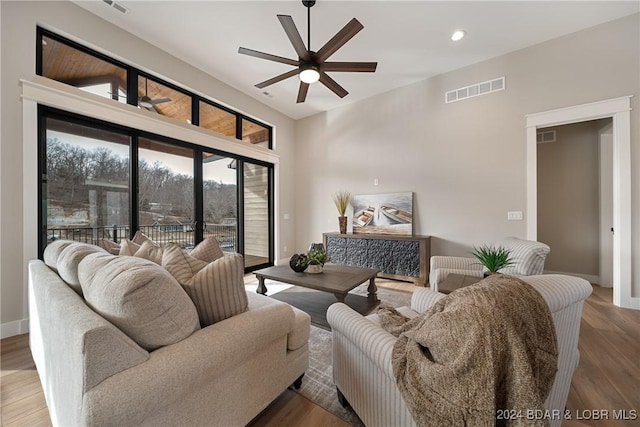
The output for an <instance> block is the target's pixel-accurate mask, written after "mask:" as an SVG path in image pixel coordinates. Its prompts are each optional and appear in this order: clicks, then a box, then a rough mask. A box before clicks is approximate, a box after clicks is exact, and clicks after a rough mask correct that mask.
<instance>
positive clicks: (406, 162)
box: [296, 14, 640, 297]
mask: <svg viewBox="0 0 640 427" xmlns="http://www.w3.org/2000/svg"><path fill="white" fill-rule="evenodd" d="M639 19H640V15H638V14H636V15H633V16H629V17H626V18H623V19H620V20H616V21H612V22H610V23H606V24H603V25H600V26H597V27H593V28H590V29H586V30H584V31H580V32H577V33H574V34H570V35H567V36H564V37H561V38H558V39H555V40H551V41H548V42H545V43H542V44H539V45H535V46H532V47H529V48H526V49H522V50H519V51H516V52H513V53H510V54H507V55H504V56H500V57H498V58H494V59H491V60H488V61H485V62H482V63H479V64H476V65H473V66H470V67H466V68H463V69H460V70H457V71H453V72H450V73H447V74H444V75H440V76H437V77H434V78H431V79H428V80H425V81H423V82H419V83H416V84H413V85H411V86H408V87H405V88H402V89H398V90H394V91H391V92H387V93H384V94H381V95H379V96H376V97H372V98H369V99H366V100H363V101H360V102H357V103H353V104H350V105H346V106H344V107H342V108H340V109H336V110H333V111H330V112H326V113H323V114H318V115H315V116H313V117H310V118H307V119H303V120H300V121H298V122H297V123H296V141H297V143H298V144H299V145H298V146H297V147H296V150H297V153H296V159H297V160H298V161H297V163H296V176H297V178H298V179H297V188H296V193H297V194H298V200H297V203H296V207H297V210H296V217H297V218H298V221H297V230H296V231H297V232H296V241H297V245H298V247H299V248H304V247H305V246H307V245H308V244H309V242H312V241H316V240H318V239H319V237H320V236H321V234H322V232H325V231H335V230H337V228H338V224H337V220H336V216H337V213H336V211H335V208H334V207H333V204H332V202H331V194H332V193H333V192H334V191H336V190H337V189H340V188H346V189H348V190H350V191H352V192H353V193H361V194H362V193H386V192H394V191H413V192H414V193H415V206H414V213H415V221H416V228H415V231H416V233H418V234H425V235H431V236H433V237H434V238H433V239H432V242H433V243H432V254H435V255H438V254H451V255H468V254H469V249H470V248H471V245H473V244H479V243H483V242H491V241H494V240H496V239H499V238H501V237H504V236H509V235H513V236H519V237H526V221H527V218H526V217H525V218H524V220H523V221H508V220H507V212H508V211H522V212H526V208H527V206H526V191H527V190H526V189H527V186H526V170H525V169H526V130H525V126H526V123H525V115H526V114H530V113H536V112H541V111H548V110H552V109H557V108H562V107H568V106H572V105H578V104H584V103H589V102H593V101H598V100H605V99H611V98H616V97H621V96H626V95H633V98H632V99H631V103H632V107H633V112H632V117H631V156H632V159H631V162H632V184H631V186H632V187H631V188H632V218H633V221H634V222H633V227H632V228H633V230H634V235H633V237H632V246H633V247H632V257H633V272H632V274H633V283H632V286H633V288H632V296H634V297H640V269H639V268H640V267H638V266H640V184H639V183H640V176H639V175H638V173H639V172H640V146H639V144H638V141H639V133H638V125H639V117H638V111H640V109H639V108H638V107H639V103H638V88H639V83H640V79H639V77H638V76H639V75H640V66H639V55H640V35H639V31H638V27H639V25H638V23H639ZM382 66H385V64H380V67H382ZM387 66H391V65H390V64H389V65H387ZM500 76H506V90H504V91H501V92H496V93H493V94H489V95H484V96H479V97H475V98H470V99H467V100H463V101H460V102H456V103H451V104H445V103H444V93H445V92H446V91H447V90H451V89H456V88H459V87H463V86H467V85H469V84H473V83H478V82H482V81H486V80H489V79H492V78H496V77H500ZM375 178H378V179H379V185H378V186H374V185H373V183H374V179H375ZM302 218H304V221H303V220H302ZM552 250H553V248H552Z"/></svg>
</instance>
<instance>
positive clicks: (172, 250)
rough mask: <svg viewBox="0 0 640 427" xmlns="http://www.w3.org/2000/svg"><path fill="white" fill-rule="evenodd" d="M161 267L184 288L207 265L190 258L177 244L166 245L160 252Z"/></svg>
mask: <svg viewBox="0 0 640 427" xmlns="http://www.w3.org/2000/svg"><path fill="white" fill-rule="evenodd" d="M162 266H163V267H164V268H166V269H167V271H168V272H169V273H171V275H172V276H173V277H175V279H176V280H177V281H178V283H180V284H181V285H183V286H184V285H185V283H187V282H188V281H189V280H191V278H192V277H193V276H195V274H196V273H197V272H198V271H200V270H202V269H203V268H205V267H206V266H207V263H206V262H205V261H201V260H199V259H197V258H194V257H192V256H191V255H189V254H188V253H187V251H185V250H184V249H182V248H181V247H180V246H178V244H177V243H167V244H166V245H165V247H164V251H163V252H162Z"/></svg>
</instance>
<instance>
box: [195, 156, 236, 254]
mask: <svg viewBox="0 0 640 427" xmlns="http://www.w3.org/2000/svg"><path fill="white" fill-rule="evenodd" d="M237 164H238V161H237V160H236V159H234V158H231V157H225V156H220V155H216V154H212V153H204V155H203V160H202V177H203V180H202V181H203V182H202V194H203V197H202V198H203V221H204V237H205V238H206V237H211V236H213V237H215V238H216V239H217V240H218V243H219V244H220V247H221V248H222V250H223V251H227V252H238V251H239V248H238V185H237V181H238V179H237V172H236V169H237Z"/></svg>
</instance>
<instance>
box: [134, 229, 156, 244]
mask: <svg viewBox="0 0 640 427" xmlns="http://www.w3.org/2000/svg"><path fill="white" fill-rule="evenodd" d="M147 240H149V241H151V242H152V243H155V242H154V241H153V240H151V239H150V238H148V237H147V235H146V234H144V233H143V232H142V231H141V230H138V231H136V234H134V235H133V239H131V241H132V242H133V243H135V244H137V245H142V244H143V243H144V242H146V241H147Z"/></svg>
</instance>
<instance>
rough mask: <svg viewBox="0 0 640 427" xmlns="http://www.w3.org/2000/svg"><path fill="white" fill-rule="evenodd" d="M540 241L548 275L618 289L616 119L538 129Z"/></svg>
mask: <svg viewBox="0 0 640 427" xmlns="http://www.w3.org/2000/svg"><path fill="white" fill-rule="evenodd" d="M536 155H537V180H538V181H537V188H538V190H537V191H538V194H537V200H538V212H537V213H538V240H539V241H541V242H543V243H546V244H547V245H549V246H550V247H551V248H553V250H552V251H551V252H550V253H549V255H548V256H547V259H546V262H545V271H546V272H548V273H558V274H568V275H572V276H578V277H582V278H584V279H586V280H588V281H589V282H591V283H595V284H598V285H600V286H603V287H609V288H612V287H613V235H612V231H611V230H612V228H613V194H612V193H613V124H612V119H611V118H606V119H600V120H590V121H584V122H579V123H572V124H566V125H562V126H553V127H549V128H541V129H538V149H537V154H536Z"/></svg>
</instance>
